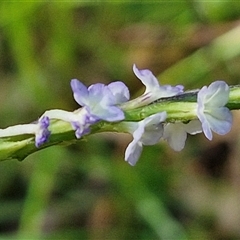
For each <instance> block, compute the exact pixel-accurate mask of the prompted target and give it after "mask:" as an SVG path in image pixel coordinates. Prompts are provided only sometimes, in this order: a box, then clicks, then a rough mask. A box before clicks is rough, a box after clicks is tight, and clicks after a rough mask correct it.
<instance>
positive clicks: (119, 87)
mask: <svg viewBox="0 0 240 240" xmlns="http://www.w3.org/2000/svg"><path fill="white" fill-rule="evenodd" d="M71 87H72V91H73V96H74V99H75V101H76V102H77V103H78V104H79V105H81V106H83V107H87V108H88V111H89V113H90V114H91V116H92V117H93V118H95V119H99V120H100V119H102V120H106V121H109V122H115V121H120V120H123V119H124V113H123V111H122V110H121V109H120V108H119V107H118V106H116V105H117V104H120V103H122V102H124V101H127V100H128V99H129V91H128V88H127V87H126V86H125V84H123V83H121V82H113V83H110V84H109V85H104V84H101V83H97V84H93V85H91V86H90V87H88V88H87V87H86V86H85V85H84V84H82V83H81V82H80V81H78V80H77V79H73V80H72V81H71Z"/></svg>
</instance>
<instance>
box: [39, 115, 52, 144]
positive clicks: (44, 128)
mask: <svg viewBox="0 0 240 240" xmlns="http://www.w3.org/2000/svg"><path fill="white" fill-rule="evenodd" d="M49 124H50V120H49V118H48V117H47V116H44V117H42V118H40V119H39V121H38V123H37V125H38V130H37V132H36V134H35V146H36V147H37V148H39V147H40V146H41V145H42V144H44V143H46V142H47V141H48V138H49V136H50V133H51V132H50V131H49V130H48V127H49Z"/></svg>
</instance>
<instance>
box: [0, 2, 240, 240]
mask: <svg viewBox="0 0 240 240" xmlns="http://www.w3.org/2000/svg"><path fill="white" fill-rule="evenodd" d="M133 63H136V64H137V66H138V67H139V68H148V69H151V70H152V71H153V73H154V74H155V75H157V76H158V77H159V79H160V81H161V83H162V84H173V85H175V84H183V85H185V89H194V88H200V87H202V86H203V85H208V84H210V83H211V82H212V81H214V80H217V79H223V80H225V81H226V82H227V83H228V84H238V83H239V79H240V2H239V1H231V0H230V1H211V2H210V1H209V2H208V1H194V0H186V1H158V2H152V3H149V1H147V2H145V1H141V2H131V1H128V2H126V1H125V2H121V1H118V2H113V1H112V3H110V2H103V1H96V2H95V1H91V2H90V1H89V2H87V1H84V2H81V1H72V2H71V1H66V2H60V1H59V2H57V1H52V2H45V1H39V2H34V1H32V2H27V1H26V2H24V1H22V2H20V1H19V2H18V1H15V2H10V1H9V2H8V1H2V2H1V3H0V100H1V107H0V116H1V118H0V126H1V128H4V127H7V126H9V125H14V124H19V123H28V122H32V121H34V120H36V119H37V118H38V117H39V116H40V115H41V114H42V113H43V112H44V111H45V110H48V109H53V108H60V109H65V110H74V109H76V108H77V107H78V105H77V104H76V103H75V102H74V100H73V97H72V92H71V89H70V86H69V82H70V80H71V79H72V78H78V79H80V80H81V81H82V82H84V83H85V84H86V85H90V84H92V83H97V82H102V83H109V82H111V81H114V80H122V81H124V82H125V84H126V85H127V86H128V87H129V89H130V91H131V96H132V97H134V96H137V95H138V94H139V93H141V92H143V90H144V89H143V88H142V85H141V83H140V81H139V80H138V79H137V78H136V77H135V76H134V74H133V73H132V65H133ZM239 119H240V117H239V114H238V112H237V111H236V112H234V125H233V129H232V131H231V132H230V133H229V134H227V135H226V136H217V135H214V140H213V141H211V142H209V141H207V140H206V139H205V137H204V136H203V135H197V136H189V137H188V140H187V143H186V147H185V149H184V150H183V151H181V152H174V151H173V150H172V149H170V147H169V146H168V145H167V144H166V143H165V142H164V141H162V142H160V143H159V144H157V145H156V146H148V147H145V148H144V151H143V154H142V156H141V158H140V160H139V162H138V163H137V165H136V166H135V167H131V166H129V165H128V164H127V163H126V162H125V161H124V151H125V148H126V146H127V145H128V143H129V142H130V141H131V136H127V135H124V134H114V133H112V134H111V133H108V134H99V135H95V136H91V137H89V138H88V140H87V141H85V142H82V141H79V143H78V144H75V145H71V146H66V147H58V146H56V147H51V148H48V149H45V150H42V151H40V152H37V153H35V154H33V155H30V156H29V157H27V158H26V159H25V160H24V161H23V162H18V161H17V160H16V161H14V160H12V161H4V162H0V239H68V240H71V239H74V240H75V239H90V240H95V239H96V240H97V239H116V240H118V239H146V240H147V239H219V240H220V239H221V240H222V239H229V240H230V239H239V238H240V158H239V156H240V139H239V133H240V130H239V124H238V122H239Z"/></svg>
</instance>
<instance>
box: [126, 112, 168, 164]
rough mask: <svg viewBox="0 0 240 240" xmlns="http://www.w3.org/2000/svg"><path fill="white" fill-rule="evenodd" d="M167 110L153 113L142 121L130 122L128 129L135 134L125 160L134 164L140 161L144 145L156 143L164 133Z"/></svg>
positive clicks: (127, 125)
mask: <svg viewBox="0 0 240 240" xmlns="http://www.w3.org/2000/svg"><path fill="white" fill-rule="evenodd" d="M166 117H167V114H166V112H161V113H157V114H154V115H151V116H149V117H147V118H145V119H144V120H142V121H140V122H128V123H125V124H126V128H127V131H128V132H129V133H131V134H132V135H133V141H132V142H131V143H130V144H129V145H128V147H127V149H126V152H125V161H127V162H128V163H129V164H130V165H132V166H134V165H135V164H136V162H137V161H138V159H139V157H140V155H141V152H142V147H143V145H154V144H156V143H157V142H158V141H159V140H160V138H161V137H162V135H163V124H162V122H163V121H165V119H166Z"/></svg>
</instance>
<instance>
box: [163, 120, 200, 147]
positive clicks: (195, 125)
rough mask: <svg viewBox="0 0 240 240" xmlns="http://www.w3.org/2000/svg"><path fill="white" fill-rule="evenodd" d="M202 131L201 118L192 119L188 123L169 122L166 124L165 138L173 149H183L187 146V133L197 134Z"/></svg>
mask: <svg viewBox="0 0 240 240" xmlns="http://www.w3.org/2000/svg"><path fill="white" fill-rule="evenodd" d="M200 132H202V128H201V123H200V121H199V120H192V121H190V122H189V123H187V124H184V123H182V122H177V123H167V124H166V125H165V126H164V131H163V139H165V140H167V142H168V144H169V145H170V146H171V148H172V149H173V150H175V151H181V150H182V149H183V148H184V146H185V141H186V139H187V133H189V134H191V135H195V134H197V133H200Z"/></svg>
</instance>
